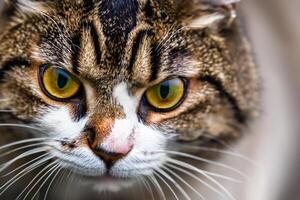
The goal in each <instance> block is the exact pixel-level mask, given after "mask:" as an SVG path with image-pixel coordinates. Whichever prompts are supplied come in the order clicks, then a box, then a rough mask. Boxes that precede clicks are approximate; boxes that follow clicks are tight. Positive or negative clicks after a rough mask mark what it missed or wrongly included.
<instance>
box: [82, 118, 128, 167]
mask: <svg viewBox="0 0 300 200" xmlns="http://www.w3.org/2000/svg"><path fill="white" fill-rule="evenodd" d="M111 123H112V120H103V121H102V123H101V127H102V128H101V129H99V128H98V129H97V128H96V129H95V128H89V129H86V130H85V132H86V134H87V139H88V144H89V146H90V148H91V150H92V151H93V152H94V154H95V155H97V156H98V157H99V158H101V159H102V160H103V161H104V162H105V164H106V166H107V167H108V168H111V167H112V165H113V164H114V163H116V162H117V161H118V160H120V159H122V158H124V157H126V156H127V154H128V153H129V152H130V151H131V149H132V147H133V144H132V142H130V140H122V142H121V143H120V142H119V141H116V139H118V138H111V137H110V132H111V128H109V127H111Z"/></svg>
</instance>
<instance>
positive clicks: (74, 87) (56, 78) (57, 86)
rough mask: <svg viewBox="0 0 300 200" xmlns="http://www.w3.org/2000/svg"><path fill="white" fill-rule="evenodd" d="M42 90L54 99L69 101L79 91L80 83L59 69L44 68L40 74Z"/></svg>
mask: <svg viewBox="0 0 300 200" xmlns="http://www.w3.org/2000/svg"><path fill="white" fill-rule="evenodd" d="M41 81H42V85H43V88H44V90H46V93H48V94H49V95H50V96H52V97H54V98H56V99H61V100H64V99H70V98H72V97H74V96H75V95H76V94H77V93H78V91H79V89H80V86H81V84H80V82H79V81H78V80H77V79H76V78H75V77H73V76H72V75H71V74H70V73H69V72H67V71H65V70H64V69H62V68H59V67H46V68H45V69H44V70H43V72H42V74H41Z"/></svg>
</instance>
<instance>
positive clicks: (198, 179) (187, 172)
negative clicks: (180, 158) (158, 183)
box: [166, 164, 226, 197]
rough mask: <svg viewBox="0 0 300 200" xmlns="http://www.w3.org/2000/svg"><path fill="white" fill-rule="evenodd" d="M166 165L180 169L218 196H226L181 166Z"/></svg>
mask: <svg viewBox="0 0 300 200" xmlns="http://www.w3.org/2000/svg"><path fill="white" fill-rule="evenodd" d="M166 165H167V166H168V167H170V168H173V169H175V170H177V171H180V172H182V173H184V174H186V175H188V176H190V177H192V178H194V179H195V180H197V181H198V182H199V183H202V184H203V185H204V186H206V187H207V188H209V189H211V190H212V191H214V192H215V193H217V194H219V195H220V196H222V197H226V195H225V194H223V193H222V192H220V191H219V190H217V189H216V188H215V187H213V186H211V185H210V184H208V183H207V182H205V181H204V180H202V179H200V178H199V177H198V176H196V175H194V174H192V173H191V172H189V171H187V170H185V169H182V168H179V167H176V166H175V165H172V164H166Z"/></svg>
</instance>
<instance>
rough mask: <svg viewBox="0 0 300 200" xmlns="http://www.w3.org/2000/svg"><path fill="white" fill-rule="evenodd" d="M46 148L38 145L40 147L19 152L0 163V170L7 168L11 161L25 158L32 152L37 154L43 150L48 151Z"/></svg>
mask: <svg viewBox="0 0 300 200" xmlns="http://www.w3.org/2000/svg"><path fill="white" fill-rule="evenodd" d="M48 150H49V148H46V147H40V148H35V149H32V150H29V151H26V152H24V153H22V154H20V155H19V156H17V157H15V158H14V159H12V160H10V161H8V162H6V163H4V164H1V165H0V172H2V171H3V170H5V169H6V168H8V167H9V166H10V165H12V164H13V163H15V162H16V161H18V160H20V159H22V158H25V157H28V156H31V155H34V154H37V153H41V152H45V151H48Z"/></svg>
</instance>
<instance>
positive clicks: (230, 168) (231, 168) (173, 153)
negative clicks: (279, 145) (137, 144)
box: [158, 151, 250, 180]
mask: <svg viewBox="0 0 300 200" xmlns="http://www.w3.org/2000/svg"><path fill="white" fill-rule="evenodd" d="M158 152H159V151H158ZM161 152H165V153H168V154H170V155H176V156H181V157H185V158H190V159H193V160H197V161H201V162H205V163H209V164H212V165H216V166H219V167H223V168H225V169H228V170H230V171H233V172H235V173H237V174H239V175H241V176H242V177H243V178H245V179H246V180H249V179H250V178H249V177H248V176H247V175H246V174H245V173H243V172H241V171H240V170H237V169H235V168H233V167H231V166H229V165H225V164H223V163H218V162H215V161H212V160H209V159H205V158H201V157H198V156H194V155H191V154H187V153H181V152H177V151H161Z"/></svg>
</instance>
